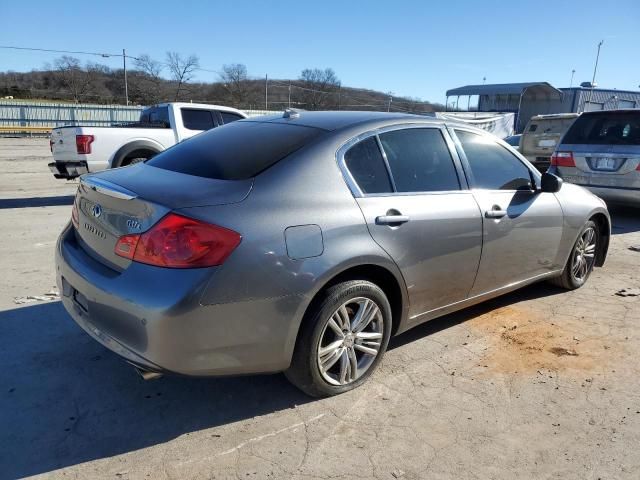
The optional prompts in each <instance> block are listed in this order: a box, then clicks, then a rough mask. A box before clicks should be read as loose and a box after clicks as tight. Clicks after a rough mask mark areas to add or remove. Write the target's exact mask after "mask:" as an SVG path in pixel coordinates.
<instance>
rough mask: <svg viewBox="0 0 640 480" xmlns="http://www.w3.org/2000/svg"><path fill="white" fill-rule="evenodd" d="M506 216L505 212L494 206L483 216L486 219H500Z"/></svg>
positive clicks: (498, 206)
mask: <svg viewBox="0 0 640 480" xmlns="http://www.w3.org/2000/svg"><path fill="white" fill-rule="evenodd" d="M506 215H507V211H506V210H502V208H501V207H500V205H494V206H493V207H491V210H487V211H486V212H484V216H485V217H487V218H502V217H504V216H506Z"/></svg>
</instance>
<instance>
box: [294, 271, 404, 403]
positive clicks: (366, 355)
mask: <svg viewBox="0 0 640 480" xmlns="http://www.w3.org/2000/svg"><path fill="white" fill-rule="evenodd" d="M391 325H392V317H391V306H390V305H389V300H388V299H387V296H386V295H385V294H384V292H383V291H382V289H381V288H380V287H378V286H377V285H375V284H373V283H371V282H368V281H366V280H351V281H348V282H343V283H339V284H337V285H334V286H332V287H330V288H329V289H327V290H326V291H325V292H324V294H323V296H322V298H321V299H320V300H319V301H318V302H315V303H314V304H312V305H311V307H310V308H309V310H308V311H307V314H306V315H305V318H304V320H303V324H302V326H301V328H300V333H299V335H298V341H297V343H296V348H295V350H294V353H293V358H292V360H291V366H290V367H289V369H288V370H287V371H286V372H285V375H286V376H287V378H288V379H289V381H291V383H293V384H294V385H295V386H296V387H298V388H299V389H300V390H302V391H303V392H305V393H306V394H308V395H311V396H313V397H327V396H331V395H337V394H339V393H344V392H347V391H349V390H352V389H354V388H357V387H358V386H360V385H362V384H363V383H364V382H365V381H366V380H367V378H369V376H370V375H371V374H372V373H373V371H374V370H375V369H376V367H377V366H378V364H379V363H380V360H381V359H382V357H383V355H384V352H385V351H386V349H387V345H388V343H389V337H390V336H391Z"/></svg>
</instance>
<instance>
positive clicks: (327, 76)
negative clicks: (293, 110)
mask: <svg viewBox="0 0 640 480" xmlns="http://www.w3.org/2000/svg"><path fill="white" fill-rule="evenodd" d="M300 82H301V83H302V87H303V88H305V89H306V90H303V92H304V93H303V99H304V102H305V104H306V105H305V108H307V109H309V110H321V109H323V108H327V107H328V106H329V105H331V104H336V103H337V95H336V93H337V92H338V90H339V89H340V80H339V79H338V77H337V76H336V72H334V71H333V69H331V68H325V69H324V70H322V69H320V68H305V69H304V70H303V71H302V73H301V74H300Z"/></svg>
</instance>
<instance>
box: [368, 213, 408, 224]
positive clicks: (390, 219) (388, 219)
mask: <svg viewBox="0 0 640 480" xmlns="http://www.w3.org/2000/svg"><path fill="white" fill-rule="evenodd" d="M408 221H409V217H408V216H407V215H380V216H379V217H376V225H399V224H401V223H407V222H408Z"/></svg>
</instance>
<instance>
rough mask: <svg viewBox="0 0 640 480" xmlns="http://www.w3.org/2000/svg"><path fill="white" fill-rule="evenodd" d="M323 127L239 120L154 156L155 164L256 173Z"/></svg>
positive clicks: (212, 174)
mask: <svg viewBox="0 0 640 480" xmlns="http://www.w3.org/2000/svg"><path fill="white" fill-rule="evenodd" d="M323 133H324V130H319V129H317V128H311V127H303V126H300V125H291V124H282V123H266V122H251V121H239V122H233V123H230V124H229V125H225V126H223V127H219V128H214V129H213V130H209V131H207V132H204V133H201V134H200V135H197V136H195V137H193V138H191V139H189V140H188V141H186V142H182V143H179V144H178V145H176V146H174V147H172V148H170V149H168V150H166V151H165V152H163V153H161V154H160V155H157V156H155V157H153V159H151V160H149V161H148V162H147V163H148V164H149V165H152V166H154V167H158V168H163V169H165V170H171V171H173V172H179V173H186V174H187V175H195V176H197V177H206V178H215V179H219V180H244V179H247V178H251V177H255V176H256V175H258V174H259V173H260V172H262V171H263V170H266V169H267V168H269V167H270V166H272V165H274V164H275V163H277V162H278V161H280V160H282V159H283V158H284V157H286V156H287V155H289V154H291V153H293V152H295V151H296V150H298V149H299V148H301V147H303V146H304V145H307V144H308V143H310V142H311V141H313V140H314V139H316V138H317V137H319V136H320V135H322V134H323Z"/></svg>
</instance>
